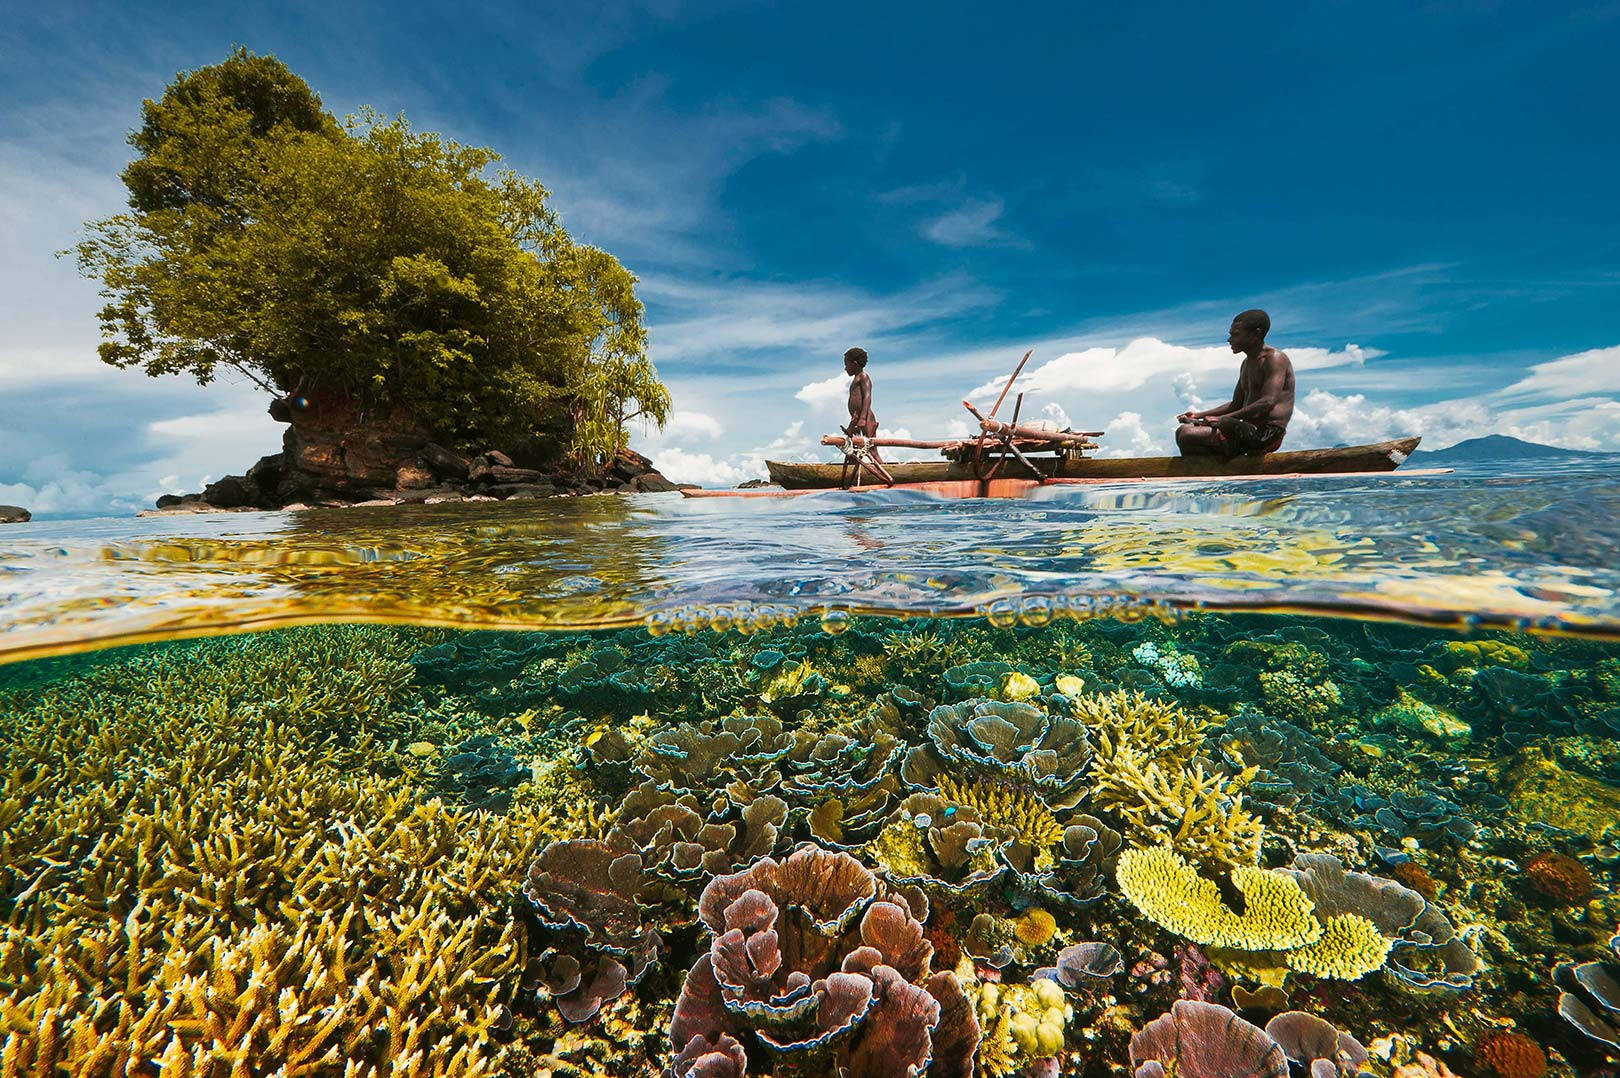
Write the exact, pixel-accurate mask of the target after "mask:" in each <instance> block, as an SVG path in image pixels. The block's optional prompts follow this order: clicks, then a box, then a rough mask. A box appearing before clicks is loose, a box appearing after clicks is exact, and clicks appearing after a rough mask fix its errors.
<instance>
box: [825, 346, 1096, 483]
mask: <svg viewBox="0 0 1620 1078" xmlns="http://www.w3.org/2000/svg"><path fill="white" fill-rule="evenodd" d="M1034 354H1035V350H1034V349H1033V348H1031V349H1030V350H1029V351H1027V352H1025V353H1024V358H1022V359H1020V360H1019V361H1018V366H1016V367H1014V368H1013V372H1012V374H1011V375H1010V376H1009V377H1008V378H1007V382H1006V384H1005V385H1003V386H1002V387H1001V395H1000V396H999V397H997V398H996V403H995V404H994V405H992V406H991V408H990V414H989V415H985V414H983V413H982V412H980V411H979V410H978V409H977V408H975V407H973V405H972V403H971V402H969V401H963V402H962V407H964V408H966V409H967V410H968V411H969V412H971V413H972V414H973V418H975V419H977V420H978V421H979V433H978V434H976V435H974V436H972V437H971V438H952V439H945V440H940V441H921V440H919V439H916V438H868V437H866V436H865V435H862V434H825V435H822V438H821V444H822V445H825V446H833V447H836V448H838V449H841V450H842V451H843V454H844V465H843V468H842V470H841V471H840V474H839V486H842V487H848V486H849V485H850V469H851V468H854V469H855V475H854V477H855V478H856V479H857V480H858V479H859V478H860V477H861V474H862V473H863V472H866V471H870V472H871V473H872V474H873V475H875V476H877V478H878V479H879V480H881V481H882V482H883V484H884V485H885V486H891V487H892V486H894V476H892V475H891V474H889V470H888V469H887V468H885V467H884V466H883V463H882V462H881V461H879V460H878V459H877V457H876V455H875V454H874V452H873V451H874V450H875V449H877V448H878V447H880V446H890V447H894V448H897V449H938V450H940V451H941V452H942V453H943V454H944V455H945V456H946V457H947V458H949V459H951V460H963V459H965V458H967V457H968V455H969V453H970V452H971V454H972V461H973V472H974V475H976V476H977V477H978V478H979V479H980V480H987V479H989V478H991V477H992V476H994V475H995V474H996V472H997V471H999V470H1000V468H1001V466H1002V465H1003V464H1004V463H1006V461H1007V458H1008V457H1009V456H1012V457H1016V458H1017V459H1018V461H1019V462H1020V463H1021V464H1023V465H1024V467H1026V468H1028V469H1029V470H1030V472H1031V473H1032V474H1033V475H1035V477H1036V479H1037V481H1038V482H1042V483H1044V482H1045V481H1046V479H1047V478H1048V477H1047V475H1046V473H1045V472H1043V471H1042V470H1041V469H1040V468H1039V467H1037V466H1036V464H1035V462H1034V461H1032V460H1030V459H1029V457H1027V456H1025V455H1024V450H1025V449H1028V450H1030V451H1031V452H1035V451H1040V452H1048V453H1057V454H1059V455H1061V454H1063V453H1064V452H1068V451H1075V452H1078V451H1080V450H1084V449H1095V448H1097V443H1096V442H1094V441H1092V439H1093V438H1098V437H1101V436H1102V434H1103V432H1102V431H1100V430H1084V431H1075V430H1064V431H1053V430H1045V429H1042V428H1040V427H1028V426H1021V425H1020V424H1019V422H1018V416H1019V413H1020V412H1022V411H1023V408H1024V395H1023V394H1022V393H1020V394H1018V399H1017V402H1016V403H1015V404H1014V405H1013V416H1012V422H1011V423H1003V422H1001V421H1000V420H998V419H996V412H998V411H1000V409H1001V405H1002V404H1003V403H1004V402H1005V401H1006V399H1007V394H1008V393H1010V392H1012V387H1013V383H1014V382H1016V381H1017V380H1018V376H1019V375H1020V374H1021V373H1023V370H1024V364H1026V363H1028V362H1029V357H1030V356H1032V355H1034ZM992 457H994V459H993V460H992V459H991V458H992Z"/></svg>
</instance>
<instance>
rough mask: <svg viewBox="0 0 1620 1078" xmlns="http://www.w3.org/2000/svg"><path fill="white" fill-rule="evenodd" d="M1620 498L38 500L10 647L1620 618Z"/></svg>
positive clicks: (1223, 489)
mask: <svg viewBox="0 0 1620 1078" xmlns="http://www.w3.org/2000/svg"><path fill="white" fill-rule="evenodd" d="M1617 511H1620V483H1617V482H1616V481H1615V479H1614V478H1612V477H1611V476H1609V475H1607V474H1605V473H1603V472H1601V471H1590V470H1589V471H1584V472H1581V473H1579V474H1571V475H1559V474H1557V473H1556V472H1551V473H1546V474H1519V475H1507V474H1502V473H1501V472H1489V471H1481V470H1475V471H1473V472H1458V473H1455V474H1450V475H1442V476H1413V477H1411V478H1404V477H1401V476H1399V475H1398V474H1397V475H1395V476H1382V477H1368V478H1363V479H1356V478H1342V479H1341V478H1335V479H1314V480H1297V479H1296V480H1273V481H1265V482H1258V483H1256V482H1244V483H1230V482H1213V483H1200V484H1196V485H1176V484H1169V483H1164V484H1130V485H1121V486H1117V487H1091V488H1064V489H1060V490H1059V489H1054V490H1048V491H1043V492H1040V493H1039V494H1038V495H1037V496H1036V497H1035V498H1034V499H1032V500H1029V501H1022V502H1019V501H955V502H950V501H939V500H935V499H933V498H929V497H926V496H922V495H916V494H910V493H879V494H859V495H851V494H842V493H834V494H826V495H818V496H814V497H806V498H789V499H748V500H744V499H713V500H701V501H686V500H683V499H680V498H677V497H674V496H672V495H636V496H628V497H596V498H575V499H548V500H544V501H528V502H520V503H512V502H508V503H471V504H456V505H441V506H431V507H428V506H419V507H400V508H393V509H346V510H314V511H309V512H300V513H246V514H226V515H215V516H187V517H166V518H147V519H125V520H110V519H103V520H93V521H65V522H55V523H50V522H47V523H35V524H30V525H26V526H18V527H12V528H7V529H5V530H3V531H0V657H13V658H15V657H20V656H22V655H25V654H31V653H38V652H44V651H57V650H64V649H73V648H79V647H86V646H93V645H95V644H98V643H106V642H112V641H115V640H130V639H139V638H148V637H153V636H173V635H188V634H193V633H200V632H211V631H220V630H223V629H226V628H242V627H263V626H268V625H274V624H288V623H295V622H305V621H339V620H341V621H408V622H418V623H431V624H441V625H462V626H491V627H493V626H501V627H520V626H531V627H537V628H582V627H588V626H600V625H623V624H632V623H636V622H639V621H643V620H646V619H648V618H649V617H652V618H654V619H655V620H658V621H661V622H669V621H671V620H673V621H674V622H675V623H677V624H695V623H697V622H699V621H702V620H704V619H712V618H714V617H720V618H722V619H726V618H733V617H743V618H747V617H753V616H763V617H765V618H769V617H771V616H778V615H781V614H784V613H787V612H789V611H797V612H808V613H815V612H817V611H821V610H824V609H827V608H835V609H836V608H849V609H853V610H862V611H870V612H886V613H895V614H948V613H970V612H974V611H984V610H986V609H987V608H994V609H995V610H1002V611H1012V612H1016V611H1017V610H1018V609H1019V608H1020V607H1021V606H1024V605H1028V606H1029V607H1030V608H1031V610H1032V611H1033V613H1032V615H1031V616H1042V617H1044V616H1045V614H1044V612H1043V603H1044V602H1045V601H1046V600H1047V599H1051V600H1055V602H1056V604H1057V605H1058V607H1060V608H1062V607H1064V606H1070V607H1073V608H1074V609H1077V610H1084V611H1095V610H1097V609H1099V607H1108V606H1109V605H1110V602H1111V601H1113V600H1114V599H1119V598H1123V599H1125V600H1127V601H1130V602H1134V603H1145V604H1157V605H1158V606H1159V607H1160V608H1161V609H1163V608H1164V607H1166V606H1190V605H1207V606H1219V607H1257V608H1291V609H1300V610H1316V611H1322V612H1353V613H1362V614H1380V615H1385V616H1398V617H1406V618H1412V619H1417V620H1432V621H1456V620H1459V619H1461V620H1465V621H1477V622H1480V623H1484V624H1513V625H1519V626H1530V627H1541V628H1552V629H1565V630H1573V631H1584V632H1602V633H1610V632H1615V631H1617V630H1620V601H1617V598H1616V596H1617V594H1620V556H1617V555H1620V524H1617V517H1620V512H1617ZM1036 596H1040V597H1044V598H1043V599H1033V598H1032V597H1036ZM1098 597H1102V598H1101V599H1100V600H1099V598H1098Z"/></svg>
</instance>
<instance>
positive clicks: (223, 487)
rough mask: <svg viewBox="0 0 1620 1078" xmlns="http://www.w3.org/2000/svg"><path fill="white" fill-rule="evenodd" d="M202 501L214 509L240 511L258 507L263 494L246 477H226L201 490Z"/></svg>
mask: <svg viewBox="0 0 1620 1078" xmlns="http://www.w3.org/2000/svg"><path fill="white" fill-rule="evenodd" d="M202 500H203V501H205V502H207V503H208V504H209V505H211V506H213V507H214V508H215V509H240V508H242V507H243V506H252V505H258V504H259V503H260V502H261V501H263V500H264V494H263V493H262V492H261V491H260V490H259V488H258V487H257V486H255V485H254V484H253V483H251V482H249V481H248V479H247V477H246V476H241V475H227V476H226V477H225V478H224V479H220V480H217V481H216V482H213V483H209V484H208V485H207V486H206V487H204V488H203V492H202Z"/></svg>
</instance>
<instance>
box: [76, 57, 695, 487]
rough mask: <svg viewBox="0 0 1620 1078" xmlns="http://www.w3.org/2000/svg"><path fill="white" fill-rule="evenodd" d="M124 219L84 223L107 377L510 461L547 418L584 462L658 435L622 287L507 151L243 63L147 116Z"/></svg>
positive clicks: (266, 65)
mask: <svg viewBox="0 0 1620 1078" xmlns="http://www.w3.org/2000/svg"><path fill="white" fill-rule="evenodd" d="M143 116H144V120H145V122H144V123H143V125H142V128H141V129H140V130H139V131H137V132H135V133H134V134H133V135H132V136H131V139H130V141H131V143H132V145H134V146H135V148H136V149H137V150H138V151H140V156H139V157H138V158H137V159H136V161H134V162H133V163H132V164H131V165H130V166H129V168H128V169H126V170H125V172H124V182H125V185H126V187H128V189H129V191H130V212H128V213H124V214H119V215H117V216H114V217H109V218H107V219H105V220H101V221H96V222H92V223H91V224H89V225H87V226H86V227H87V234H86V236H85V238H84V240H83V241H82V242H81V243H80V244H79V245H78V247H77V255H78V260H79V265H80V269H81V272H83V273H84V274H85V275H86V276H90V277H94V278H97V279H99V280H100V282H101V284H102V294H103V296H104V297H105V298H106V299H107V305H106V306H105V307H104V308H103V310H102V312H101V326H102V336H103V341H102V344H101V348H100V352H101V357H102V359H103V360H105V361H106V362H108V363H110V364H112V365H114V366H119V367H140V368H141V369H143V370H145V371H146V372H147V373H149V374H153V375H157V374H168V373H186V374H191V375H193V376H194V377H196V378H197V379H198V381H200V382H203V383H205V384H206V383H207V382H209V381H210V380H212V379H213V378H214V377H215V375H216V373H217V371H218V370H219V368H220V367H221V366H225V367H230V368H234V369H236V370H238V371H241V372H243V373H244V374H246V375H247V376H249V377H251V378H253V379H254V380H255V381H256V382H258V383H259V384H260V385H261V386H263V387H265V388H266V389H268V390H271V391H273V392H276V393H278V394H285V395H293V394H297V395H303V396H307V397H309V398H310V399H312V400H316V401H322V402H338V403H341V404H343V405H344V406H345V407H346V408H348V409H350V410H352V411H354V412H355V413H357V414H358V415H360V416H361V417H362V418H371V419H383V420H391V419H400V418H404V419H409V420H413V421H420V422H423V423H426V424H428V425H429V426H431V427H432V428H434V429H435V430H436V431H437V432H438V433H439V434H440V435H441V436H443V437H445V438H446V439H448V440H451V441H455V442H458V443H462V444H466V445H473V444H477V443H482V444H490V443H496V444H501V443H508V442H510V441H511V440H513V439H519V438H522V437H525V436H528V435H532V434H533V433H535V432H536V431H537V430H538V429H540V428H541V427H542V426H544V425H545V421H546V420H547V419H548V418H550V417H553V416H555V415H557V414H559V413H560V414H565V415H567V416H569V417H571V419H572V420H573V422H572V423H571V424H570V427H571V434H570V441H569V444H568V446H567V449H569V450H570V451H571V452H573V453H574V454H576V455H578V456H581V457H583V456H590V455H594V454H611V453H612V452H614V451H615V450H617V449H618V448H620V447H621V446H622V445H623V442H624V424H625V423H626V422H627V421H628V420H629V419H631V418H633V417H636V416H643V417H646V418H648V419H650V420H651V421H653V422H655V423H658V424H660V425H662V423H663V422H664V420H665V419H666V418H667V416H668V414H669V409H670V399H669V394H668V391H667V390H666V389H665V388H664V387H663V385H661V384H660V383H659V382H658V379H657V373H656V371H655V370H654V369H653V367H652V365H651V363H650V362H649V361H648V359H647V356H646V343H647V342H646V331H645V329H644V327H643V325H642V306H641V303H640V301H639V300H638V299H637V298H636V295H635V278H634V276H632V275H631V274H630V273H629V271H627V270H626V269H625V268H624V267H623V266H622V265H621V264H620V263H619V262H618V261H617V260H616V259H614V258H613V257H612V256H611V255H609V254H607V253H606V252H604V251H601V250H599V249H597V248H594V247H589V246H586V245H583V244H577V243H575V242H574V241H573V239H572V238H571V237H569V235H568V233H567V232H566V231H565V230H564V229H563V228H562V226H561V224H560V223H559V221H558V220H557V217H556V214H555V213H554V212H553V211H552V209H551V208H550V205H549V195H548V192H547V191H546V189H545V188H544V187H542V186H541V185H540V184H539V183H537V182H536V181H534V180H532V179H528V178H526V177H523V176H519V175H517V174H516V173H513V172H510V171H504V170H502V171H496V170H495V165H496V163H497V162H498V161H499V155H498V154H496V153H495V152H494V151H492V150H489V149H483V148H479V147H470V146H464V145H461V144H459V143H456V142H454V141H451V140H449V139H445V138H442V137H440V136H438V135H436V134H432V133H428V132H417V131H414V130H412V129H411V127H410V126H409V124H408V123H407V122H406V121H405V120H404V118H403V117H398V118H394V119H387V118H384V117H383V116H381V115H380V114H378V113H376V112H375V111H373V110H370V109H365V110H362V111H361V112H360V113H359V114H358V115H357V116H353V117H351V118H349V120H347V121H346V122H345V123H343V124H341V125H340V124H338V123H337V121H336V120H334V119H332V117H331V116H329V115H328V114H327V113H325V112H324V111H323V110H322V109H321V107H320V101H319V98H318V97H316V96H315V95H314V93H313V92H311V91H310V90H309V88H308V86H307V85H305V84H304V82H303V81H302V80H301V79H299V78H298V77H297V76H295V75H293V74H292V73H291V72H290V71H288V70H287V69H286V67H285V66H284V65H282V64H281V63H280V62H279V61H277V60H275V59H274V58H273V57H257V56H253V55H252V54H250V53H248V52H246V51H245V50H242V49H238V50H237V51H236V52H235V53H233V54H232V55H231V57H229V58H228V59H227V60H226V61H224V62H223V63H221V64H218V65H215V66H213V67H208V68H202V69H200V70H198V71H194V72H190V73H187V74H184V75H181V76H179V77H178V78H177V79H176V81H175V82H174V83H173V84H171V85H170V86H169V87H168V89H167V90H166V92H165V93H164V95H163V98H162V99H161V100H160V101H158V102H155V103H154V102H151V101H148V102H146V105H145V108H144V112H143Z"/></svg>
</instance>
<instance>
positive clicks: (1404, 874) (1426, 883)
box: [1390, 861, 1440, 902]
mask: <svg viewBox="0 0 1620 1078" xmlns="http://www.w3.org/2000/svg"><path fill="white" fill-rule="evenodd" d="M1390 875H1392V876H1394V877H1395V882H1396V883H1399V884H1400V885H1401V886H1403V887H1409V888H1411V889H1412V890H1414V891H1416V892H1417V893H1418V894H1420V895H1422V896H1423V897H1424V898H1425V899H1426V900H1428V901H1430V902H1433V901H1434V900H1435V898H1436V897H1438V896H1439V894H1440V884H1439V883H1437V882H1436V881H1435V878H1434V877H1433V876H1431V875H1429V870H1428V869H1426V868H1424V867H1423V866H1422V865H1420V864H1418V863H1417V862H1416V861H1402V862H1401V863H1400V864H1398V865H1396V866H1395V870H1394V871H1393V872H1392V873H1390Z"/></svg>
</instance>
